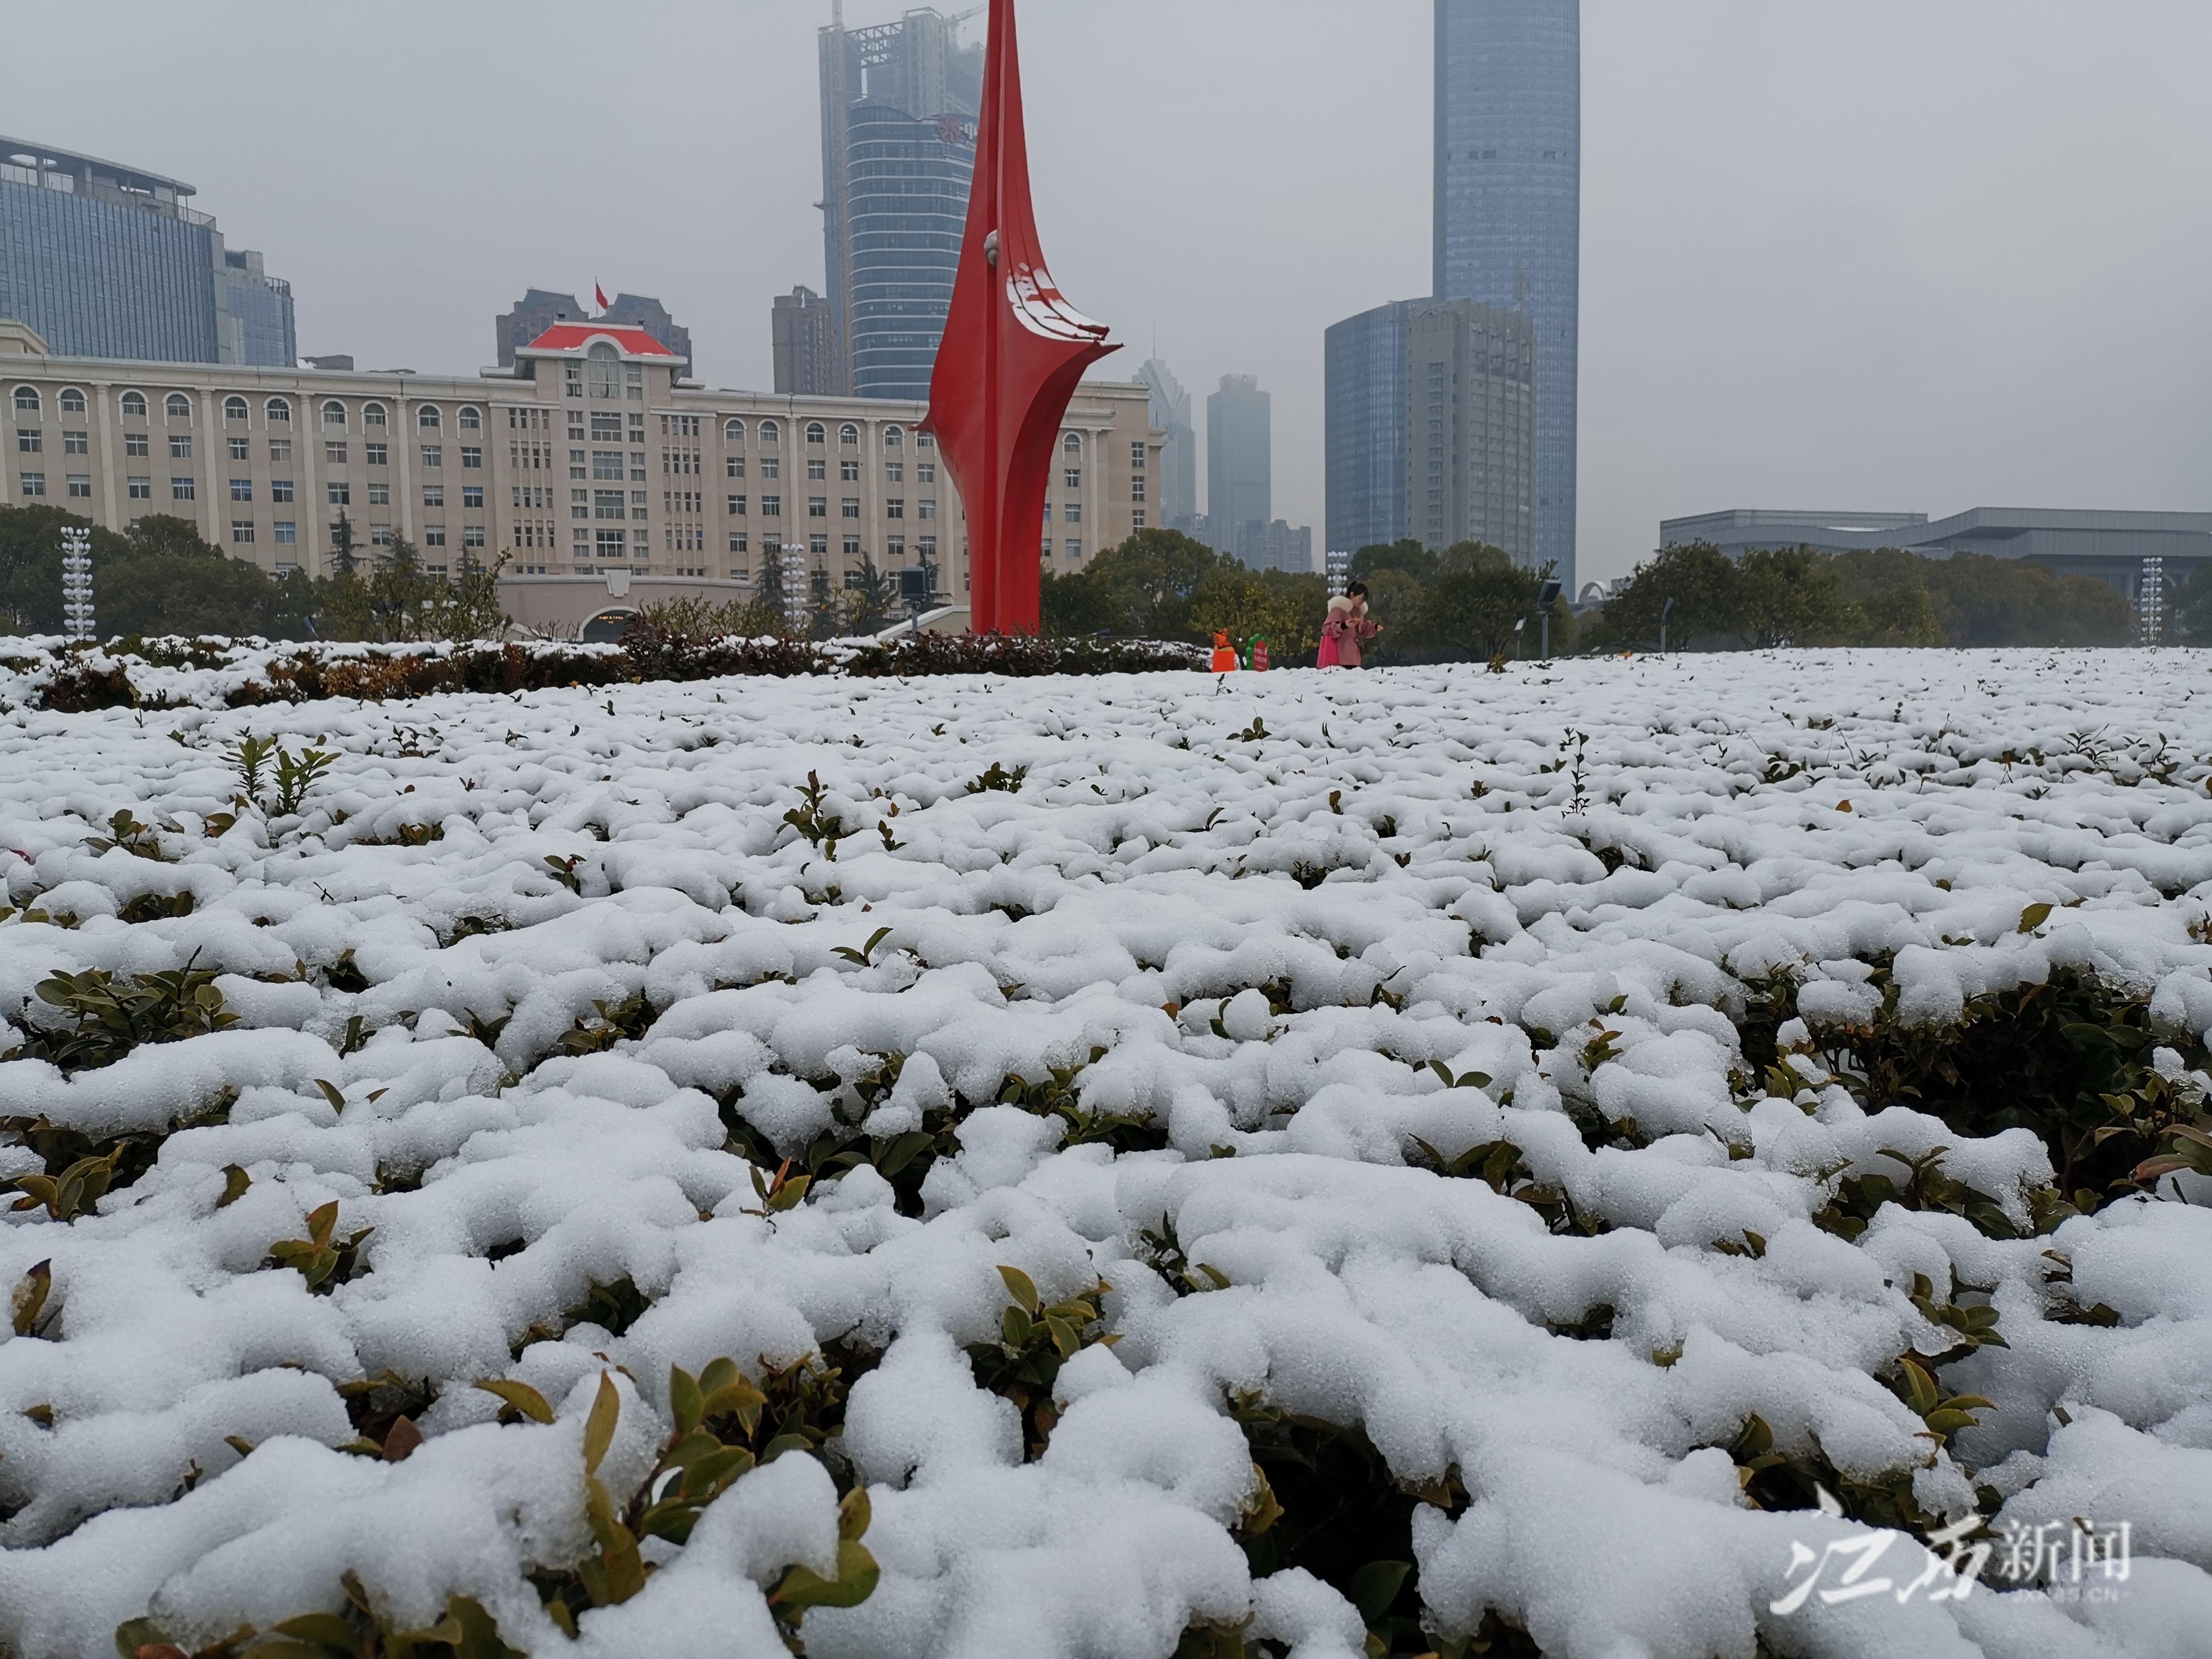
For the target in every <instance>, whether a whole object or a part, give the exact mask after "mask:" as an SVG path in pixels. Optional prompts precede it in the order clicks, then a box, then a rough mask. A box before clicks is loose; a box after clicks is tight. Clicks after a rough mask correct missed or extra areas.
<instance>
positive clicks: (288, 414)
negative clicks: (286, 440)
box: [262, 398, 292, 426]
mask: <svg viewBox="0 0 2212 1659" xmlns="http://www.w3.org/2000/svg"><path fill="white" fill-rule="evenodd" d="M262 412H263V413H264V414H265V415H267V416H268V417H269V421H270V424H271V425H272V426H289V425H291V424H292V400H291V399H290V398H270V400H269V402H268V404H266V405H265V406H264V409H263V411H262Z"/></svg>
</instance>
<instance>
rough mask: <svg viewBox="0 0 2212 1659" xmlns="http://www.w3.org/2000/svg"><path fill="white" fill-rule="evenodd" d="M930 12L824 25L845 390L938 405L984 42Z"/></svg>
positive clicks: (828, 248)
mask: <svg viewBox="0 0 2212 1659" xmlns="http://www.w3.org/2000/svg"><path fill="white" fill-rule="evenodd" d="M961 21H963V20H961V19H959V18H947V17H944V16H942V15H939V14H938V13H937V12H935V11H933V10H930V9H921V10H915V11H909V12H908V13H907V14H906V15H904V16H903V17H902V19H900V21H897V22H896V23H888V24H884V25H880V26H878V27H872V28H863V29H839V28H836V27H829V28H825V29H823V31H822V36H821V57H822V177H823V186H822V210H823V258H824V264H825V266H826V271H827V277H828V281H827V283H826V287H827V290H828V299H829V307H830V310H831V313H832V314H833V316H834V318H835V319H836V330H837V337H838V355H839V358H840V360H841V365H842V383H841V384H840V385H839V386H837V387H836V390H837V391H838V392H842V393H846V394H849V395H851V396H854V397H860V398H905V399H908V400H909V401H924V402H926V401H927V399H928V397H929V378H930V371H931V369H932V368H934V367H935V364H936V362H937V347H938V343H939V341H940V340H942V339H943V338H944V337H945V317H946V315H947V313H949V312H950V311H951V305H952V283H953V278H954V277H955V276H956V275H957V273H958V270H959V266H960V240H961V237H962V234H963V232H964V231H965V229H966V227H967V221H968V190H969V182H970V181H971V180H972V179H973V178H974V176H975V120H976V115H977V112H979V111H980V110H981V106H982V88H983V48H982V47H981V45H974V46H963V45H962V44H961V42H960V24H961Z"/></svg>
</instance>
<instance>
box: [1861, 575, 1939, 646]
mask: <svg viewBox="0 0 2212 1659" xmlns="http://www.w3.org/2000/svg"><path fill="white" fill-rule="evenodd" d="M1845 614H1846V617H1847V618H1848V627H1849V630H1850V643H1851V644H1853V645H1864V646H1880V647H1890V648H1897V647H1908V646H1920V647H1925V646H1934V645H1941V644H1942V643H1943V620H1942V617H1938V616H1937V615H1936V601H1935V600H1934V599H1931V598H1929V593H1928V590H1927V589H1926V588H1925V587H1923V586H1921V585H1920V581H1919V580H1918V578H1917V577H1915V578H1913V579H1912V580H1909V581H1904V582H1900V583H1899V584H1898V585H1897V586H1895V587H1888V588H1883V589H1881V591H1879V592H1873V593H1869V594H1868V595H1867V596H1866V598H1864V599H1861V600H1860V601H1859V602H1858V603H1857V604H1856V605H1850V606H1848V607H1846V612H1845Z"/></svg>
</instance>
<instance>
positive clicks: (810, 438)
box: [806, 421, 829, 448]
mask: <svg viewBox="0 0 2212 1659" xmlns="http://www.w3.org/2000/svg"><path fill="white" fill-rule="evenodd" d="M806 442H807V445H808V447H810V448H815V447H820V446H821V445H823V444H826V443H828V442H829V428H828V427H826V426H824V425H823V424H822V422H819V421H809V422H807V423H806Z"/></svg>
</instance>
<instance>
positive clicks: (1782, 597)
mask: <svg viewBox="0 0 2212 1659" xmlns="http://www.w3.org/2000/svg"><path fill="white" fill-rule="evenodd" d="M1736 574H1737V582H1736V593H1737V607H1738V615H1739V617H1740V618H1741V620H1740V623H1739V627H1740V629H1741V632H1742V633H1743V635H1744V636H1745V638H1747V640H1749V641H1750V642H1751V644H1752V645H1753V647H1755V648H1757V649H1759V650H1771V649H1772V648H1773V647H1776V646H1779V645H1834V644H1838V643H1840V642H1841V641H1843V640H1844V638H1845V637H1846V636H1847V635H1849V633H1850V623H1851V616H1850V607H1849V605H1846V604H1845V603H1844V581H1843V576H1842V574H1841V573H1840V572H1838V570H1837V569H1836V568H1835V561H1834V560H1833V559H1832V558H1831V557H1830V556H1827V555H1826V554H1822V553H1816V552H1814V550H1812V549H1811V548H1809V547H1794V548H1778V549H1772V550H1770V549H1766V548H1758V549H1754V550H1753V551H1751V552H1749V553H1747V554H1745V555H1744V556H1743V562H1741V564H1739V565H1738V566H1737V567H1736ZM1677 608H1678V609H1679V607H1677Z"/></svg>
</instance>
